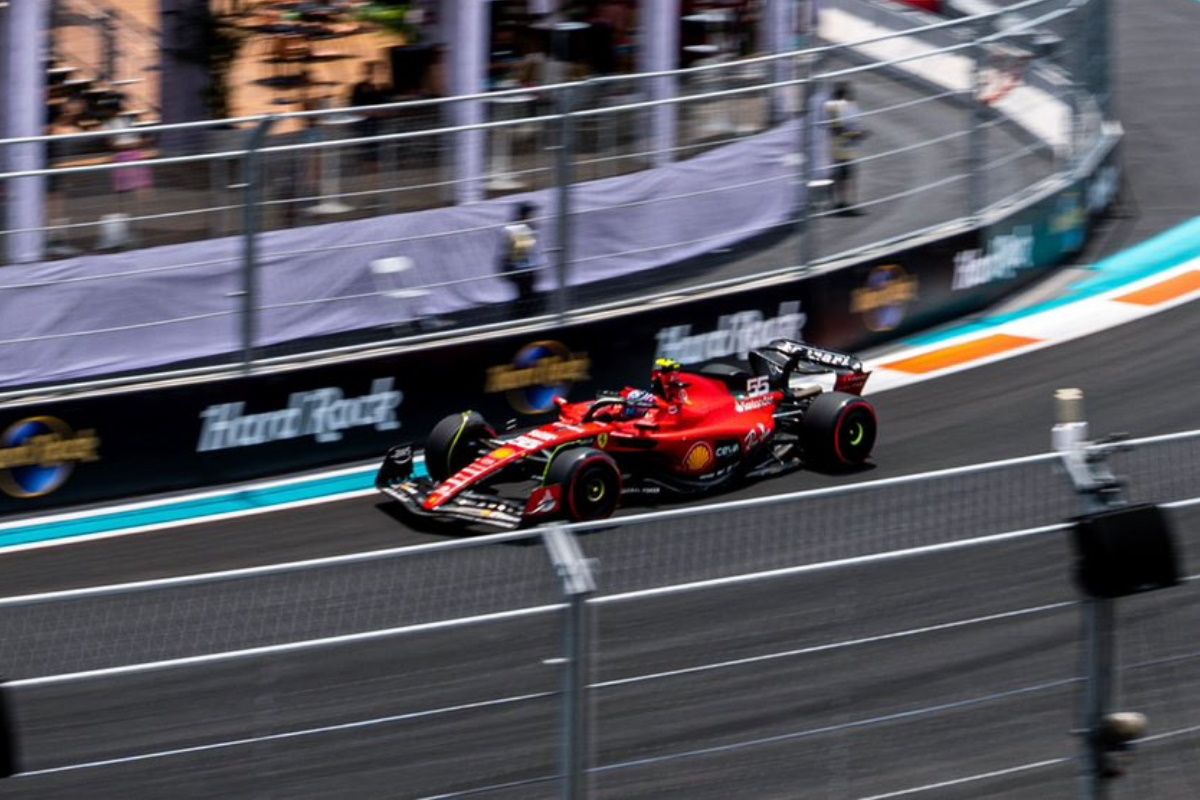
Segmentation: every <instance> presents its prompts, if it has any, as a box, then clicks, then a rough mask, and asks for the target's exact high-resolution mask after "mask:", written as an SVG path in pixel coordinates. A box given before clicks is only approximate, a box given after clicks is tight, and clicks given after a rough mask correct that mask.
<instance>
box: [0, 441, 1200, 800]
mask: <svg viewBox="0 0 1200 800" xmlns="http://www.w3.org/2000/svg"><path fill="white" fill-rule="evenodd" d="M1127 445H1128V449H1127V450H1126V451H1123V452H1120V453H1117V454H1115V455H1112V456H1111V458H1112V460H1113V467H1114V468H1115V469H1116V470H1117V471H1118V472H1119V473H1120V474H1122V476H1124V477H1125V481H1126V489H1127V492H1128V494H1129V499H1130V500H1131V501H1133V502H1156V503H1160V504H1162V505H1163V506H1164V507H1165V508H1167V509H1169V510H1170V514H1171V515H1172V516H1173V517H1175V519H1176V520H1177V522H1178V523H1179V524H1178V527H1179V529H1180V532H1181V535H1182V537H1183V543H1184V544H1185V548H1184V551H1185V552H1188V551H1190V550H1192V549H1193V543H1194V540H1195V531H1196V530H1200V528H1197V527H1196V526H1195V525H1194V523H1195V522H1196V521H1197V519H1200V517H1198V516H1197V514H1198V513H1200V497H1197V496H1196V494H1195V485H1196V484H1195V480H1196V475H1197V474H1200V431H1190V432H1186V433H1180V434H1172V435H1167V436H1158V437H1151V438H1146V439H1140V440H1133V441H1130V442H1128V443H1127ZM1097 452H1099V451H1097ZM1061 458H1062V456H1061V454H1050V453H1048V454H1042V455H1035V456H1030V457H1027V458H1019V459H1010V460H1007V461H1001V462H994V463H990V464H980V465H973V466H968V467H962V468H955V469H947V470H942V471H939V472H934V473H926V474H921V475H912V476H904V477H900V478H894V479H888V480H881V481H871V482H865V483H860V484H854V485H847V486H843V487H838V488H831V489H823V490H819V491H807V492H797V493H793V494H789V495H781V496H775V497H765V498H755V499H750V500H742V501H736V502H723V503H715V504H712V505H708V506H701V507H693V508H681V509H676V510H664V511H660V512H656V513H654V514H645V515H635V516H631V517H624V518H617V519H613V520H608V521H605V522H603V523H591V524H585V525H571V526H561V527H554V528H551V529H546V530H537V531H527V532H517V533H511V534H500V535H494V536H486V537H480V538H477V539H463V540H453V541H444V542H439V543H436V544H431V545H422V546H417V547H409V548H396V549H388V550H380V551H375V552H369V553H358V554H352V555H347V556H339V557H333V558H324V559H316V560H311V561H305V562H297V563H292V564H278V565H271V566H264V567H256V568H250V569H239V570H231V571H225V572H220V573H212V574H206V575H194V576H185V577H180V578H169V579H162V580H152V581H143V582H139V583H132V584H124V585H117V586H105V587H96V588H86V589H77V590H69V591H61V592H54V593H50V594H44V595H36V596H26V597H9V598H3V599H0V633H2V635H3V639H4V641H5V642H6V647H5V650H4V653H3V655H2V657H0V671H3V673H4V674H7V675H8V676H10V677H11V678H12V680H10V681H9V682H8V683H7V684H6V690H7V692H8V693H9V699H10V700H11V701H12V702H13V705H14V707H15V710H16V715H17V718H18V719H19V720H21V721H23V722H24V723H25V724H24V725H23V726H22V731H23V733H22V742H21V745H22V746H21V752H22V753H23V764H22V769H23V772H22V773H21V774H20V775H19V776H18V777H17V778H16V779H15V780H16V781H18V782H20V785H23V786H26V787H27V788H29V790H30V791H37V790H39V788H41V787H57V788H58V790H59V792H60V793H63V794H70V793H72V789H71V787H76V786H83V785H90V784H91V783H92V782H94V781H97V780H100V781H105V782H107V781H108V780H109V778H110V776H114V777H113V780H119V781H121V782H122V785H128V786H140V785H145V784H144V781H147V780H151V777H150V776H152V775H153V774H156V773H157V772H158V771H160V770H163V769H164V767H165V768H166V769H167V771H168V772H169V773H170V774H179V772H180V771H181V770H187V769H206V767H205V764H207V763H209V762H206V761H205V760H204V759H205V755H206V754H208V753H213V752H223V753H232V754H236V756H237V757H236V758H235V759H233V761H234V762H235V763H237V764H238V765H239V766H238V770H237V771H236V773H235V774H231V773H229V772H225V771H222V769H220V768H217V767H213V768H212V769H213V770H214V771H212V772H208V773H205V775H206V778H205V780H206V784H205V785H206V786H215V787H220V789H219V790H220V791H224V792H226V793H230V794H245V793H247V792H251V791H255V790H256V787H259V786H265V785H267V784H266V783H259V782H260V781H265V782H269V785H270V787H271V788H272V790H273V791H288V789H287V788H286V787H289V786H292V785H293V782H294V781H303V780H305V778H304V777H303V776H304V764H305V763H307V762H308V761H310V760H311V759H329V760H330V762H335V763H336V762H338V761H340V760H341V759H340V757H339V756H338V755H337V754H338V753H339V752H342V748H344V747H347V746H350V747H353V748H354V749H355V750H356V751H359V753H360V754H359V755H358V756H357V757H356V759H355V763H356V764H358V765H359V766H350V765H347V766H345V771H344V772H341V773H340V774H339V775H338V778H337V779H338V781H339V782H340V783H339V785H341V786H343V788H345V787H346V786H351V785H355V786H356V788H363V789H364V790H366V788H365V787H366V785H367V784H364V785H363V786H357V785H356V784H355V781H356V780H358V778H356V777H355V776H354V775H351V774H350V771H352V770H353V771H356V772H357V773H362V774H363V775H375V774H376V771H377V770H381V769H382V770H383V775H384V777H383V778H382V779H383V780H384V781H386V782H389V783H390V784H391V785H401V786H403V787H404V791H405V796H412V797H416V796H434V795H436V796H439V797H458V796H471V795H474V794H478V793H481V792H486V791H502V790H503V791H509V792H516V793H518V794H520V795H522V796H541V793H543V792H550V791H553V787H554V786H555V785H556V784H558V783H559V782H560V781H567V780H569V781H571V786H572V787H573V789H572V790H571V792H570V793H568V794H566V796H572V797H582V796H584V794H585V793H586V791H587V789H588V787H589V786H594V787H595V789H596V791H597V793H598V794H599V795H608V794H615V795H619V796H630V795H631V794H632V793H634V789H633V788H632V787H633V786H635V785H637V786H641V787H642V788H641V789H640V791H642V792H646V791H649V793H650V794H661V793H662V791H663V790H664V787H669V786H682V787H686V788H681V789H679V791H680V792H682V793H686V794H688V796H696V797H708V796H712V797H718V796H728V793H729V791H730V787H732V786H733V785H734V782H735V781H737V782H739V783H738V784H737V785H738V786H740V787H742V788H741V789H740V791H743V792H744V791H746V787H747V786H753V787H756V789H755V791H758V789H761V790H762V791H764V792H765V791H767V790H768V788H769V786H768V784H769V785H770V786H774V787H775V788H779V787H791V788H790V789H789V791H800V790H802V789H803V790H817V789H820V788H822V787H824V788H825V790H826V791H828V792H831V793H834V794H836V795H837V796H855V797H862V796H867V795H870V796H873V797H875V796H877V797H891V796H900V795H904V794H907V793H914V794H919V793H920V791H922V788H921V787H923V786H927V787H931V786H945V785H949V784H954V785H969V784H973V783H977V784H979V786H981V787H983V788H991V787H994V786H999V785H1007V784H1000V783H993V782H998V781H1013V780H1016V781H1017V782H1018V785H1019V786H1020V787H1021V788H1020V791H1021V792H1023V793H1024V794H1026V795H1030V796H1033V795H1037V796H1047V795H1049V794H1055V793H1057V790H1058V788H1060V786H1059V784H1060V783H1061V782H1067V781H1070V780H1072V779H1073V778H1072V775H1071V770H1072V768H1073V766H1074V765H1076V764H1077V761H1076V759H1075V758H1074V757H1073V756H1072V755H1071V752H1072V750H1073V749H1074V745H1073V743H1072V739H1071V735H1070V729H1071V727H1072V723H1071V719H1070V716H1071V715H1070V708H1071V705H1072V703H1071V698H1072V695H1073V694H1074V693H1075V692H1077V691H1078V689H1079V688H1080V687H1081V686H1082V685H1083V683H1084V682H1085V677H1086V676H1084V675H1081V674H1079V672H1078V671H1077V664H1076V661H1075V652H1074V650H1075V648H1076V647H1077V646H1080V645H1079V642H1078V640H1077V638H1076V636H1077V633H1078V630H1077V626H1076V623H1075V616H1076V615H1077V614H1078V611H1079V603H1078V602H1077V601H1076V599H1075V596H1074V593H1073V592H1072V591H1071V588H1070V586H1071V581H1070V575H1071V562H1070V559H1069V557H1068V554H1067V551H1066V548H1065V542H1064V538H1065V537H1064V536H1063V533H1064V532H1065V531H1067V530H1068V529H1069V528H1070V524H1069V523H1068V522H1064V520H1068V519H1069V518H1070V517H1072V516H1073V515H1074V513H1075V511H1076V508H1077V503H1078V499H1077V496H1076V494H1075V492H1074V491H1073V490H1072V487H1071V483H1070V481H1069V480H1068V478H1067V477H1066V475H1065V474H1063V469H1062V467H1061V465H1060V462H1061ZM543 540H545V542H546V544H547V545H549V547H548V549H546V548H543V547H541V546H538V545H539V544H540V543H541V542H542V541H543ZM531 545H532V546H531ZM1185 572H1187V573H1189V574H1190V573H1192V572H1195V567H1194V565H1191V564H1187V565H1185ZM1194 577H1195V576H1192V578H1194ZM1192 578H1189V581H1190V580H1192ZM1162 597H1164V598H1167V602H1163V601H1162V600H1159V599H1158V598H1159V595H1147V596H1145V597H1144V598H1140V599H1138V600H1136V601H1130V602H1129V605H1128V607H1127V609H1126V613H1125V614H1123V615H1122V617H1121V620H1120V625H1119V630H1120V632H1121V634H1122V641H1123V642H1125V643H1126V644H1125V645H1124V649H1123V651H1122V662H1121V669H1122V671H1123V674H1124V676H1125V678H1124V683H1123V689H1122V691H1123V693H1124V697H1125V702H1126V704H1127V706H1128V707H1130V708H1135V709H1138V710H1141V711H1144V712H1146V713H1148V714H1150V716H1151V718H1152V719H1153V720H1154V726H1155V727H1154V729H1153V731H1154V733H1153V735H1152V736H1150V737H1148V738H1147V739H1146V740H1145V742H1144V744H1143V747H1145V748H1146V749H1147V750H1148V751H1149V752H1150V753H1151V754H1152V753H1153V752H1154V751H1155V748H1165V747H1173V746H1177V745H1179V744H1180V743H1181V742H1183V741H1186V738H1185V737H1186V736H1187V735H1188V732H1189V731H1194V730H1195V727H1194V725H1193V723H1194V717H1192V716H1189V708H1190V706H1189V705H1188V704H1186V703H1178V702H1176V692H1184V691H1186V689H1185V687H1187V686H1191V685H1192V683H1191V682H1194V681H1196V680H1200V653H1198V652H1195V647H1194V643H1193V642H1192V641H1191V638H1190V637H1189V635H1188V633H1187V632H1188V631H1190V630H1191V626H1190V624H1189V623H1187V622H1186V620H1187V619H1188V615H1190V614H1191V613H1193V603H1192V600H1191V599H1190V598H1191V597H1192V594H1191V592H1190V589H1186V590H1185V589H1178V590H1173V591H1171V592H1167V593H1164V594H1163V595H1162ZM563 681H565V683H564V682H563ZM1171 687H1175V688H1171ZM210 691H213V692H216V691H219V692H220V694H221V696H222V697H223V698H226V699H225V701H224V703H217V704H214V703H212V702H210V701H209V700H208V697H209V695H208V692H210ZM151 704H152V706H153V713H152V714H147V713H146V712H147V710H148V709H149V708H150V707H151ZM772 709H775V711H774V712H773V711H772ZM79 726H84V727H79ZM84 730H86V735H82V736H81V735H79V734H81V733H82V731H84ZM964 732H970V735H964ZM898 736H899V738H900V739H902V740H903V742H904V743H903V744H902V745H900V744H897V737H898ZM79 741H86V742H88V744H87V745H86V746H78V745H77V744H70V742H79ZM522 741H526V742H528V746H522V745H520V744H517V743H519V742H522ZM64 742H68V744H64ZM555 742H558V744H559V745H562V746H565V747H566V749H565V751H564V752H563V753H562V754H561V755H560V756H556V755H555V747H554V743H555ZM567 743H570V745H569V746H566V745H567ZM513 747H515V748H516V749H515V751H514V750H512V749H511V748H513ZM447 748H449V749H451V750H453V752H456V753H463V752H470V753H472V757H471V758H470V759H463V758H458V757H456V758H454V759H453V761H452V763H451V762H446V761H445V760H444V759H443V758H442V757H441V756H440V755H439V754H443V755H444V752H445V751H446V750H447ZM513 752H516V753H519V757H517V758H516V759H515V760H514V758H513V757H512V754H513ZM837 752H854V753H856V754H857V755H856V756H855V759H858V758H863V759H868V760H869V761H870V762H871V763H872V764H873V767H872V769H871V770H866V771H861V772H860V771H858V770H856V769H855V768H854V766H853V763H850V762H846V761H845V760H843V759H842V758H841V757H838V756H835V755H832V754H835V753H837ZM1026 756H1028V758H1027V759H1026V760H1021V759H1022V758H1025V757H1026ZM727 758H733V759H734V760H735V762H736V763H737V764H738V765H740V766H739V768H738V769H733V770H730V769H729V767H728V765H727V762H726V759H727ZM831 758H832V759H833V760H832V761H830V759H831ZM1147 758H1148V759H1149V763H1148V764H1147V765H1142V764H1141V763H1139V764H1138V765H1137V766H1136V768H1134V769H1131V770H1130V777H1127V778H1125V779H1124V780H1125V781H1127V782H1133V783H1135V785H1136V784H1137V783H1138V782H1139V781H1143V780H1158V781H1161V780H1166V779H1168V778H1167V774H1168V773H1170V774H1174V772H1175V771H1176V770H1177V769H1178V765H1177V764H1175V763H1174V762H1170V763H1169V764H1160V763H1159V762H1157V761H1156V760H1154V759H1153V758H1152V756H1150V755H1148V756H1147ZM556 763H557V764H558V765H559V766H558V768H556V767H555V764H556ZM914 764H920V765H921V766H920V768H919V769H915V770H914V769H913V765H914ZM384 765H390V766H386V767H385V766H384ZM685 767H686V768H685ZM743 769H749V770H750V773H746V774H744V773H743V772H742V770H743ZM1142 770H1145V771H1144V772H1141V771H1142ZM1164 770H1166V772H1164ZM1139 773H1140V774H1141V777H1138V776H1139ZM748 774H749V775H752V777H747V775H748ZM115 776H119V777H115ZM681 776H686V777H681ZM360 777H361V776H360ZM1183 779H1184V780H1194V776H1191V777H1190V778H1189V777H1187V776H1184V777H1183ZM680 781H682V783H680ZM43 782H45V783H43ZM109 785H116V784H109ZM295 785H296V786H299V785H300V784H299V783H296V784H295ZM564 785H565V784H564ZM646 787H651V788H649V789H647V788H646ZM1051 789H1054V791H1051ZM672 791H673V790H672Z"/></svg>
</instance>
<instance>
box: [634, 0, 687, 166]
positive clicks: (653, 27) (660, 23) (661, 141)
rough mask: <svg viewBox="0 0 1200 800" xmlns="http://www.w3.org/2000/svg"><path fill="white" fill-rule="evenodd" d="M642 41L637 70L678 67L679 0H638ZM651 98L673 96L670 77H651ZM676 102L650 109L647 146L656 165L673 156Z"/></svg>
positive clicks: (648, 70)
mask: <svg viewBox="0 0 1200 800" xmlns="http://www.w3.org/2000/svg"><path fill="white" fill-rule="evenodd" d="M640 17H641V21H642V22H641V27H642V31H641V43H640V47H639V49H638V71H639V72H663V71H665V70H673V69H678V68H679V0H641V9H640ZM649 81H650V92H649V95H650V96H649V98H648V99H650V100H662V99H664V98H668V97H674V96H675V94H676V90H677V86H676V81H675V79H674V78H672V77H663V78H650V79H649ZM678 119H679V106H678V104H676V103H666V104H663V105H661V106H655V107H654V108H652V109H650V149H651V152H653V153H654V156H653V158H654V164H655V165H656V166H659V165H662V164H667V163H669V162H671V161H672V160H673V159H674V148H675V140H676V134H675V132H676V128H677V126H678Z"/></svg>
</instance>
